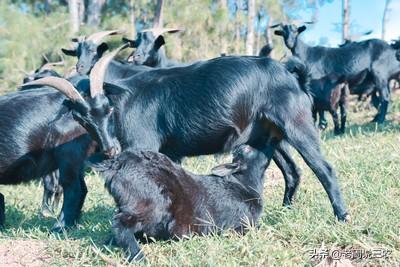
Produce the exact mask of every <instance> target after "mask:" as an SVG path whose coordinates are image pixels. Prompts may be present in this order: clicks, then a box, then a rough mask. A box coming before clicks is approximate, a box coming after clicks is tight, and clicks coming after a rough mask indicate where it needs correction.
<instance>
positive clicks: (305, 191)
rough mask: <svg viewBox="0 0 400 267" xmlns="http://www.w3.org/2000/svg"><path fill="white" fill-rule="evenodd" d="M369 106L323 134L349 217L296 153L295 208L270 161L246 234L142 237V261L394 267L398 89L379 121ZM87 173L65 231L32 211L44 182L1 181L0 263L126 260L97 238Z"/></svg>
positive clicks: (102, 193) (398, 241) (198, 168)
mask: <svg viewBox="0 0 400 267" xmlns="http://www.w3.org/2000/svg"><path fill="white" fill-rule="evenodd" d="M374 114H375V110H364V111H362V112H354V111H353V107H350V112H349V127H348V129H347V131H346V134H345V135H343V136H341V137H335V136H334V135H333V134H332V128H329V129H328V130H327V131H326V132H324V133H322V134H321V139H322V142H321V144H322V150H323V153H324V155H326V158H327V159H328V160H329V162H330V163H332V165H333V166H334V168H335V169H336V171H337V173H338V177H339V180H340V185H341V188H342V190H343V193H344V196H345V200H346V203H347V206H348V208H349V211H350V213H351V222H350V223H346V224H344V223H337V222H335V219H334V217H333V212H332V208H331V205H330V203H329V201H328V198H327V195H326V193H325V192H324V191H323V189H322V186H321V184H320V183H319V182H318V180H317V179H316V177H315V176H314V175H313V174H312V173H311V171H310V170H309V169H308V168H307V167H306V165H305V164H304V163H303V161H302V160H301V159H300V157H299V156H298V155H296V158H297V161H298V162H301V168H302V170H303V180H302V183H301V187H300V190H299V194H298V196H297V201H296V203H295V205H294V206H293V208H292V209H287V208H283V207H282V205H281V204H282V198H283V188H284V184H283V178H282V176H281V174H280V172H279V170H277V168H276V167H275V166H271V167H270V169H269V170H268V172H267V174H266V175H267V181H266V183H265V190H264V200H265V208H264V214H263V216H262V219H261V221H260V227H259V228H257V229H256V228H250V229H249V232H248V234H247V235H245V236H239V235H237V234H235V233H233V232H229V231H227V232H224V233H223V234H222V235H220V236H216V235H214V236H207V237H203V236H194V237H188V238H185V239H184V240H180V241H174V242H155V243H151V244H147V245H143V246H142V247H143V250H144V252H145V254H146V256H147V260H148V261H147V263H146V264H144V265H151V266H168V265H171V266H312V265H318V266H335V265H336V266H400V179H399V178H400V177H399V176H400V175H399V174H400V145H399V144H400V134H399V133H400V96H399V95H397V96H395V101H394V103H393V104H392V105H391V108H390V114H389V116H388V122H386V123H385V124H384V125H376V124H372V123H369V121H370V120H371V119H372V117H373V115H374ZM329 122H330V125H332V122H331V120H330V119H329ZM224 160H225V161H226V160H227V159H226V158H222V159H218V160H217V161H218V162H221V161H224ZM215 161H216V160H215V158H214V157H213V156H209V157H199V158H191V159H187V160H186V161H185V166H186V167H187V168H188V169H190V170H192V171H194V172H197V173H207V172H208V171H209V170H210V168H211V167H213V166H214V165H215V164H216V162H215ZM86 181H87V183H88V188H89V193H88V197H87V201H86V202H85V205H84V209H83V214H82V218H81V220H80V223H79V225H78V227H77V228H76V229H74V230H71V231H69V232H68V233H65V234H62V235H54V234H49V229H50V227H51V226H52V224H53V223H54V221H55V219H54V218H42V217H41V216H40V215H39V204H40V202H41V197H42V191H43V189H42V185H41V183H39V182H33V183H30V184H27V185H20V186H13V187H11V186H7V187H6V186H0V192H2V193H4V195H5V198H6V206H7V207H6V217H7V224H6V228H5V229H4V230H3V232H0V266H1V267H2V266H7V267H9V266H67V265H68V266H116V265H125V264H126V263H124V260H123V256H122V254H121V252H120V250H119V249H117V248H114V247H108V246H104V242H105V240H106V239H107V237H108V236H109V232H110V218H111V217H112V214H113V210H114V205H113V202H112V199H111V197H110V196H109V195H108V193H107V192H106V190H105V189H104V186H103V181H102V179H101V178H100V177H98V176H97V175H96V174H94V173H91V174H89V175H88V176H87V178H86ZM329 255H330V257H328V256H329ZM332 258H341V260H340V261H338V260H335V261H334V260H332Z"/></svg>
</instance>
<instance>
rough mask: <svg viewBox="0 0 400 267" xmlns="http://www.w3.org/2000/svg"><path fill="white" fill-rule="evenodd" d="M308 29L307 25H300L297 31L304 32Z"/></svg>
mask: <svg viewBox="0 0 400 267" xmlns="http://www.w3.org/2000/svg"><path fill="white" fill-rule="evenodd" d="M306 29H307V27H306V26H305V25H303V26H300V27H299V28H298V29H297V33H302V32H304V31H305V30H306Z"/></svg>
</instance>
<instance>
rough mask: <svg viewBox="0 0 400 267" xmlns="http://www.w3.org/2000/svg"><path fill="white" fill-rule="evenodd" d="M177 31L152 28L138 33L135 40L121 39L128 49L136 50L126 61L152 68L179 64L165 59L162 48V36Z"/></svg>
mask: <svg viewBox="0 0 400 267" xmlns="http://www.w3.org/2000/svg"><path fill="white" fill-rule="evenodd" d="M179 31H180V30H179V29H176V28H153V29H147V30H143V31H141V32H139V33H138V34H137V38H136V40H129V39H127V38H123V39H122V40H123V41H124V42H125V43H128V44H129V46H130V47H132V48H136V50H135V51H134V52H132V53H131V54H130V55H129V57H128V61H129V62H133V63H135V64H136V65H145V66H149V67H153V68H166V67H173V66H176V65H179V64H181V63H178V62H176V61H174V60H171V59H169V58H167V56H166V54H165V49H164V47H163V45H164V44H165V40H164V37H163V36H162V35H163V34H164V33H175V32H179Z"/></svg>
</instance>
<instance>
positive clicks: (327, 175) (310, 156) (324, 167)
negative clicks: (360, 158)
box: [285, 111, 348, 221]
mask: <svg viewBox="0 0 400 267" xmlns="http://www.w3.org/2000/svg"><path fill="white" fill-rule="evenodd" d="M303 113H304V114H301V112H300V113H299V114H298V115H296V117H294V118H291V119H289V120H287V123H286V124H285V134H286V138H287V141H288V142H289V143H290V144H291V145H292V146H293V147H294V148H295V149H296V150H297V151H298V152H299V153H300V155H301V156H302V157H303V159H304V161H305V162H306V163H307V165H308V166H309V167H310V168H311V169H312V171H313V172H314V173H315V174H316V176H317V177H318V179H319V181H320V182H321V183H322V185H323V187H324V189H325V191H326V192H327V194H328V196H329V200H330V202H331V204H332V207H333V211H334V214H335V216H336V217H337V218H338V219H339V220H340V221H345V220H347V218H348V213H347V210H346V207H345V204H344V199H343V195H342V192H341V190H340V188H339V184H338V181H337V177H336V174H335V171H334V170H333V168H332V167H331V165H330V164H329V163H328V162H327V161H326V160H325V158H324V156H323V155H322V153H321V151H320V145H319V138H318V134H317V132H316V130H315V128H314V127H313V124H312V118H311V114H309V116H307V115H306V116H305V114H308V112H307V111H304V112H303Z"/></svg>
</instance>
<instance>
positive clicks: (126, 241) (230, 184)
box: [94, 146, 270, 261]
mask: <svg viewBox="0 0 400 267" xmlns="http://www.w3.org/2000/svg"><path fill="white" fill-rule="evenodd" d="M265 153H266V154H268V153H270V152H269V151H266V152H265ZM269 160H270V158H269V157H267V156H266V155H265V154H264V152H261V151H258V150H256V149H253V148H251V147H250V146H240V147H238V148H237V149H236V150H235V152H234V154H233V160H232V163H228V164H223V165H220V166H217V167H215V168H214V169H213V170H212V173H213V175H196V174H193V173H191V172H188V171H186V170H184V169H183V168H182V167H181V166H180V165H177V164H175V163H173V162H172V161H171V160H170V159H169V158H168V157H167V156H165V155H163V154H160V153H157V152H152V151H141V152H123V153H122V154H120V156H119V157H117V158H116V159H112V160H106V161H103V162H102V163H100V164H98V165H95V167H94V168H95V169H97V170H98V171H100V173H101V175H102V176H103V177H104V178H105V184H106V187H107V189H108V191H109V193H110V194H111V195H112V196H113V198H114V200H115V202H116V204H117V212H116V214H115V215H114V217H113V220H112V230H113V235H114V238H115V241H116V243H117V245H119V246H121V247H122V248H123V249H124V250H125V252H126V255H127V257H128V258H129V260H130V261H131V260H141V259H143V257H144V256H143V253H142V252H141V250H140V248H139V245H138V243H137V240H136V238H135V236H136V237H138V238H143V236H144V235H146V236H147V237H152V238H155V239H157V240H167V239H173V238H180V237H182V236H185V235H190V234H191V233H194V234H209V233H218V232H220V231H221V230H225V229H233V230H235V231H237V232H239V233H244V232H245V228H246V226H249V224H251V225H255V224H257V222H258V219H259V217H260V215H261V212H262V210H263V197H262V195H263V188H264V186H263V184H264V172H265V170H266V168H267V166H268V164H269Z"/></svg>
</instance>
